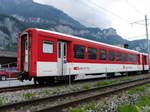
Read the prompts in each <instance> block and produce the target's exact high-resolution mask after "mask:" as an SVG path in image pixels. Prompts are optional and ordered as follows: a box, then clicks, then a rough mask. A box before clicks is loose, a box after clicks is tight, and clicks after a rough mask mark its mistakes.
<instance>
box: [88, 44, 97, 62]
mask: <svg viewBox="0 0 150 112" xmlns="http://www.w3.org/2000/svg"><path fill="white" fill-rule="evenodd" d="M89 49H91V50H92V49H94V50H95V51H96V52H95V58H89V56H90V55H89ZM91 56H93V55H91ZM87 59H89V60H97V49H96V48H94V47H88V48H87Z"/></svg>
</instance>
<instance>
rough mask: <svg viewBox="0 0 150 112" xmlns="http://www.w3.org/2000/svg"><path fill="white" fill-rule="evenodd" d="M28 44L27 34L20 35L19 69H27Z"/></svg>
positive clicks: (26, 70)
mask: <svg viewBox="0 0 150 112" xmlns="http://www.w3.org/2000/svg"><path fill="white" fill-rule="evenodd" d="M29 45H30V39H29V35H28V34H25V35H23V36H21V52H20V53H21V70H22V71H25V72H28V71H29V48H30V47H29Z"/></svg>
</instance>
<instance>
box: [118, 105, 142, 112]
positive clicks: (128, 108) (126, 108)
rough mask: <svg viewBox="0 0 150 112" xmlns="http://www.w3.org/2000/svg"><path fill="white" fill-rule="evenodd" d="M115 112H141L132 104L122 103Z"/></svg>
mask: <svg viewBox="0 0 150 112" xmlns="http://www.w3.org/2000/svg"><path fill="white" fill-rule="evenodd" d="M115 112H141V111H140V108H139V107H138V106H136V105H134V104H122V105H120V106H119V107H118V108H117V109H116V111H115Z"/></svg>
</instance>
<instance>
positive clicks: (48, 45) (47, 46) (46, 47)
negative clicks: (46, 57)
mask: <svg viewBox="0 0 150 112" xmlns="http://www.w3.org/2000/svg"><path fill="white" fill-rule="evenodd" d="M43 53H53V43H52V42H50V41H46V40H44V41H43Z"/></svg>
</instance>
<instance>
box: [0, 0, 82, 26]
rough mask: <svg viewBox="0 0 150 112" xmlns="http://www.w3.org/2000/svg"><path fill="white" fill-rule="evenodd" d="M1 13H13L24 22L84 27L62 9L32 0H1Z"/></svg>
mask: <svg viewBox="0 0 150 112" xmlns="http://www.w3.org/2000/svg"><path fill="white" fill-rule="evenodd" d="M0 13H1V14H7V15H13V16H14V17H16V18H17V19H19V20H20V21H22V22H27V23H29V22H32V23H51V24H60V23H61V24H67V25H71V26H74V27H80V28H81V27H84V26H83V25H81V24H80V23H79V22H78V21H75V20H74V19H72V18H71V17H69V16H68V15H67V14H65V13H63V12H62V11H60V10H58V9H56V8H54V7H52V6H47V5H41V4H38V3H34V2H33V1H32V0H0Z"/></svg>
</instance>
